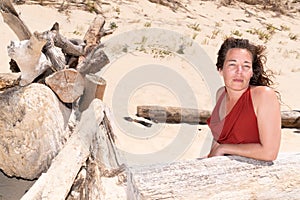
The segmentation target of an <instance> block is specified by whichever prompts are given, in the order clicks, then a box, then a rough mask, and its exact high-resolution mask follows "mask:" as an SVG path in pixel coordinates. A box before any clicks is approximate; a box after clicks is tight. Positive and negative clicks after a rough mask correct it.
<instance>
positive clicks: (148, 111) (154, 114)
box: [137, 106, 211, 124]
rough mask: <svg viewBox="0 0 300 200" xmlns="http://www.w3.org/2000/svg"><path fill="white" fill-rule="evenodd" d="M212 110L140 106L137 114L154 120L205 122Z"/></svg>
mask: <svg viewBox="0 0 300 200" xmlns="http://www.w3.org/2000/svg"><path fill="white" fill-rule="evenodd" d="M210 115H211V113H210V111H206V110H197V109H192V108H180V107H171V106H168V107H163V106H138V107H137V116H138V117H144V118H146V119H149V120H152V121H154V122H162V123H164V122H166V123H191V124H199V123H200V124H205V123H206V120H207V119H208V117H209V116H210Z"/></svg>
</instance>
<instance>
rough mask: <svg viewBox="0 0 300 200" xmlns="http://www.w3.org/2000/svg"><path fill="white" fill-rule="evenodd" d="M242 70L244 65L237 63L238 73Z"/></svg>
mask: <svg viewBox="0 0 300 200" xmlns="http://www.w3.org/2000/svg"><path fill="white" fill-rule="evenodd" d="M242 71H243V67H242V65H237V66H236V72H237V73H241V72H242Z"/></svg>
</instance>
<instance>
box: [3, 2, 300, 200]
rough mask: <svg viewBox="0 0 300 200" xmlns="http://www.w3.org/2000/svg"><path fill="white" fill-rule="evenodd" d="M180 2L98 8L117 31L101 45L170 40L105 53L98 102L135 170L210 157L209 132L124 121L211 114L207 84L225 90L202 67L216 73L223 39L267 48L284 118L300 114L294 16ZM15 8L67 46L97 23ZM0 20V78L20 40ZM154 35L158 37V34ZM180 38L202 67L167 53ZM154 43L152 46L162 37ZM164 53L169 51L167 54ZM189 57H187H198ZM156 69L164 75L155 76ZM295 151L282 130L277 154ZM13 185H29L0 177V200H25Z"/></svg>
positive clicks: (84, 16)
mask: <svg viewBox="0 0 300 200" xmlns="http://www.w3.org/2000/svg"><path fill="white" fill-rule="evenodd" d="M181 2H182V3H181V4H180V5H182V6H178V5H177V6H176V7H174V9H173V10H172V9H171V8H170V7H168V6H163V5H158V4H155V3H151V2H150V1H147V0H141V1H134V0H127V1H115V0H113V1H110V2H109V3H108V2H107V3H103V4H101V7H100V8H101V13H102V15H103V16H104V17H105V20H106V24H105V26H106V27H107V28H109V27H111V26H112V25H114V26H115V27H116V29H115V31H114V32H113V34H111V35H107V36H105V37H104V38H102V43H104V44H106V42H107V43H109V42H111V41H114V40H116V37H117V36H120V35H122V34H124V33H127V34H128V35H127V37H126V39H128V38H132V40H134V37H133V35H134V33H135V32H136V30H140V29H146V30H147V29H148V30H149V31H148V32H151V30H152V29H159V30H168V31H173V32H174V34H171V33H170V32H168V34H170V35H169V36H170V37H169V38H167V39H166V40H165V41H162V42H160V44H161V46H160V47H155V48H153V46H151V41H149V40H148V41H147V42H149V43H147V42H146V43H145V46H143V45H141V44H139V46H138V47H139V48H136V47H135V46H134V45H135V44H134V42H133V44H132V46H130V45H129V46H128V49H130V48H131V47H134V48H136V49H135V50H132V51H129V52H128V53H127V54H125V53H124V51H123V53H119V54H118V55H119V57H117V56H116V55H115V54H113V53H110V52H108V54H109V56H110V55H111V56H113V55H114V57H111V58H114V60H111V62H110V63H109V65H108V66H106V67H105V68H104V69H103V71H102V72H101V73H100V74H101V76H102V77H103V78H104V79H105V80H106V81H107V87H106V90H105V95H104V100H103V101H104V103H106V104H107V105H108V106H109V107H110V108H111V110H112V113H113V114H114V116H115V118H116V120H115V123H114V125H113V127H114V130H115V134H116V136H117V146H118V148H119V149H120V150H121V152H122V153H123V154H124V161H126V162H129V163H132V164H139V163H140V162H145V161H144V160H143V159H140V157H143V156H146V158H147V159H148V161H149V162H150V163H151V162H160V161H168V159H169V161H172V160H175V159H193V158H197V157H202V156H205V155H206V154H207V153H208V151H209V147H210V142H211V135H210V133H209V130H208V127H207V125H189V124H161V123H158V124H155V123H153V125H152V126H151V128H147V127H144V126H142V125H140V124H137V123H132V122H127V121H125V120H124V119H123V117H125V115H126V116H131V117H135V114H136V107H137V106H139V105H161V106H182V107H193V108H198V109H204V110H211V109H212V108H213V103H214V98H215V97H214V93H213V92H212V90H213V89H212V84H213V83H210V80H215V84H217V85H220V86H221V84H222V83H221V78H220V77H219V76H218V74H217V73H216V72H211V71H209V72H206V71H205V69H203V65H202V64H203V62H205V63H208V67H211V68H215V66H214V65H213V64H214V63H215V62H216V57H217V50H218V49H219V46H220V44H221V43H222V41H223V39H224V38H226V37H228V36H234V37H243V38H247V39H249V40H250V41H252V42H254V43H256V44H261V45H265V46H266V47H267V59H268V60H267V67H268V69H270V70H272V71H273V73H274V83H275V84H274V88H275V89H276V90H277V91H278V92H279V93H280V95H281V101H282V105H281V110H282V111H284V110H300V94H299V92H298V91H300V84H299V80H300V28H299V27H300V12H299V11H298V12H293V13H289V15H285V14H279V13H278V12H274V11H271V10H262V9H260V8H259V7H258V6H253V5H247V4H244V3H240V2H239V3H234V4H232V5H227V6H224V5H222V4H220V3H217V2H215V1H187V0H185V1H181ZM15 8H16V10H17V11H18V12H19V13H20V17H21V19H22V20H23V21H24V22H25V24H26V25H27V26H28V27H29V29H30V30H31V31H32V32H34V31H38V32H43V31H46V30H49V29H50V28H51V27H52V25H53V24H54V23H55V22H58V23H59V24H60V33H61V34H62V35H64V36H65V37H67V38H79V39H82V38H83V36H84V34H85V32H86V30H87V29H88V27H89V24H90V23H91V21H92V20H93V19H94V17H95V16H96V14H93V13H90V12H87V11H83V10H80V9H75V8H73V9H68V11H67V12H66V11H63V12H58V9H57V8H55V7H53V6H52V7H51V6H40V5H28V4H26V5H15ZM41 16H42V17H41ZM0 18H1V21H2V22H1V23H0V32H1V42H0V54H1V60H0V72H10V70H9V60H10V58H9V57H8V56H7V46H8V45H9V44H10V41H12V40H17V37H16V36H15V35H14V33H13V32H12V31H11V30H10V28H9V27H8V26H7V25H6V24H5V23H4V22H3V20H2V16H1V17H0ZM151 33H153V35H155V33H156V32H155V33H154V32H153V31H152V32H151ZM175 33H176V34H175ZM178 35H179V36H180V37H182V38H187V40H191V41H192V42H191V43H193V44H196V45H197V48H198V50H202V51H203V52H205V57H204V61H203V62H202V64H200V67H199V66H198V68H197V63H198V61H197V59H196V61H194V60H191V57H184V56H182V55H181V54H180V53H178V52H175V51H172V48H173V47H172V44H173V41H174V40H172V37H173V36H174V38H178V37H177V36H178ZM171 36H172V37H171ZM153 37H154V40H155V39H157V38H158V37H160V36H159V35H158V36H153ZM123 38H124V36H123ZM124 39H125V38H124ZM141 42H142V41H141ZM108 46H109V45H108ZM141 46H142V47H143V49H141V48H140V47H141ZM115 47H116V48H117V46H115ZM118 48H119V49H120V48H124V46H119V47H118ZM166 48H169V49H168V50H166V51H164V49H166ZM195 48H196V47H195ZM197 48H196V50H197ZM170 49H171V50H170ZM192 50H194V49H192ZM192 50H191V52H189V53H188V54H190V55H192V56H193V57H195V55H196V54H193V51H192ZM196 50H195V51H196ZM116 52H118V51H117V50H116ZM205 59H207V61H205ZM195 63H196V64H195ZM200 63H201V62H200ZM195 66H196V67H195ZM146 67H148V68H147V70H150V71H149V72H147V74H146V75H145V73H144V74H143V71H142V70H141V69H144V68H145V69H146ZM157 67H161V69H164V70H165V71H164V70H162V71H157V70H156V69H157ZM151 69H152V71H151ZM199 69H200V70H199ZM203 72H205V74H204V73H203ZM151 78H153V80H152V79H151ZM128 80H130V81H128ZM120 91H121V92H120ZM120 94H122V96H121V95H120ZM189 95H191V96H189ZM191 99H192V100H193V101H192V100H191ZM195 102H196V103H195ZM135 118H137V117H135ZM299 146H300V130H299V129H286V128H284V129H282V140H281V147H280V153H286V152H300V147H299ZM137 160H138V161H137ZM14 181H15V180H14ZM16 184H19V185H21V186H20V187H21V188H20V191H25V190H26V187H27V188H29V187H30V185H31V184H32V182H27V183H26V182H25V181H24V182H18V181H17V182H12V180H11V179H9V178H7V177H5V176H4V175H2V176H0V200H7V199H19V198H20V195H22V194H20V193H19V194H15V195H14V196H11V192H12V191H11V190H7V188H8V187H11V185H14V186H15V185H16ZM24 188H25V189H24ZM8 191H9V192H8ZM10 191H11V192H10ZM8 193H9V194H8Z"/></svg>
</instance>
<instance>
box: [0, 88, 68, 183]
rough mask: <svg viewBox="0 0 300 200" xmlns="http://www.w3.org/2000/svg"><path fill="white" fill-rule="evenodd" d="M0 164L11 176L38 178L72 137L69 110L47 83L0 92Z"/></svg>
mask: <svg viewBox="0 0 300 200" xmlns="http://www.w3.org/2000/svg"><path fill="white" fill-rule="evenodd" d="M0 107H1V109H0V133H1V134H0V160H1V162H0V168H1V169H2V170H3V172H4V173H5V174H7V175H8V176H16V177H21V178H25V179H35V178H37V177H39V176H40V174H41V173H42V172H45V171H46V170H47V169H48V167H49V166H50V164H51V160H52V159H53V158H54V157H55V156H56V154H57V153H58V152H59V151H60V149H61V148H62V146H63V144H64V142H65V141H66V139H67V138H68V137H69V135H66V133H65V131H64V130H65V129H66V127H67V121H68V118H69V115H70V110H69V109H67V108H66V107H65V106H63V105H62V104H61V103H60V101H59V100H58V98H57V97H56V95H55V94H54V93H53V92H52V91H51V90H50V89H49V88H48V87H46V86H45V85H42V84H37V83H33V84H30V85H29V86H26V87H21V88H20V87H14V88H10V89H7V90H5V91H4V92H2V93H0Z"/></svg>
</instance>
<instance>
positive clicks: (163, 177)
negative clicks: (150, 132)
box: [127, 153, 300, 200]
mask: <svg viewBox="0 0 300 200" xmlns="http://www.w3.org/2000/svg"><path fill="white" fill-rule="evenodd" d="M299 170H300V154H299V153H298V154H287V155H282V156H281V157H279V158H278V159H277V160H276V161H274V162H263V161H257V160H252V159H248V158H244V157H237V156H229V157H224V156H222V157H213V158H208V159H202V160H191V161H178V162H174V163H170V164H160V165H153V166H148V167H140V168H137V167H136V168H131V169H130V171H131V174H130V175H129V176H128V177H127V180H128V183H127V184H128V188H129V189H128V195H129V197H128V199H133V200H134V199H191V200H192V199H249V200H250V199H299V198H300V187H299V185H300V174H299V173H298V172H299Z"/></svg>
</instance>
